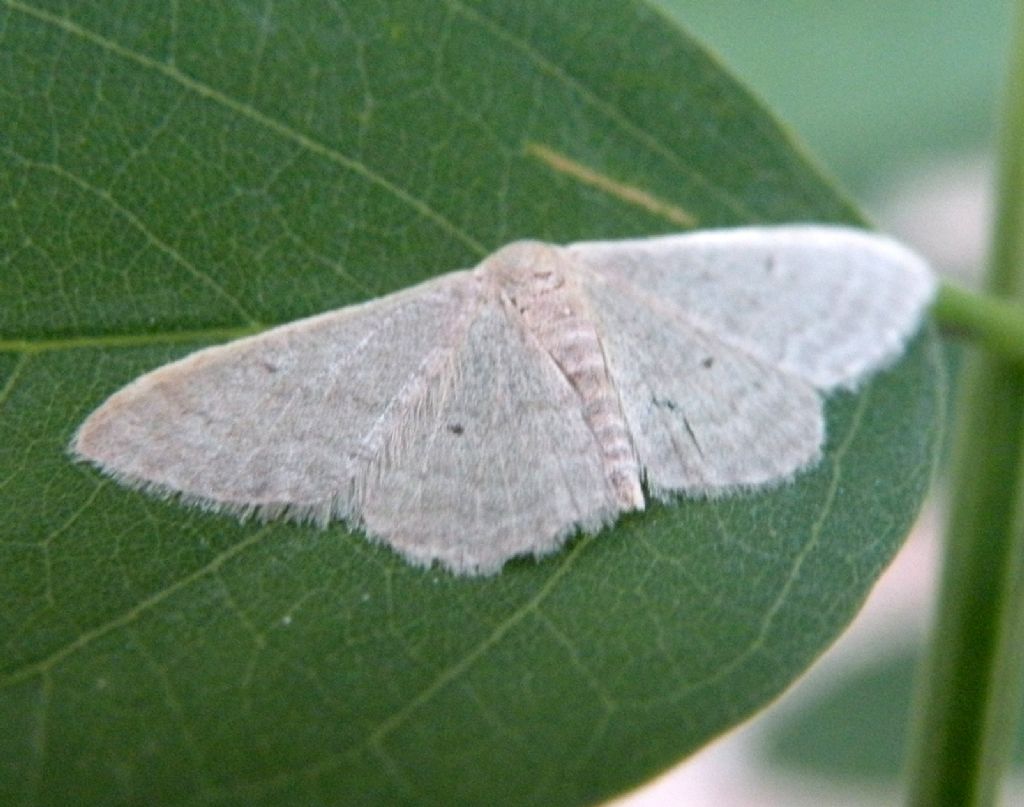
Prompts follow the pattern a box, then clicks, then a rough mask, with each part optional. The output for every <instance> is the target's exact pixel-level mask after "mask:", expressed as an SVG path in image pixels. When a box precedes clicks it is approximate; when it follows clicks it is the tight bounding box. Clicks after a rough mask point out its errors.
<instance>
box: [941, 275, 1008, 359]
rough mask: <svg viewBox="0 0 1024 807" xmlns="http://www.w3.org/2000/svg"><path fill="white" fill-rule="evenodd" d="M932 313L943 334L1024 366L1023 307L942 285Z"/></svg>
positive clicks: (997, 298)
mask: <svg viewBox="0 0 1024 807" xmlns="http://www.w3.org/2000/svg"><path fill="white" fill-rule="evenodd" d="M932 310H933V313H934V314H935V319H936V321H937V322H938V323H939V325H940V326H941V327H942V330H943V331H944V332H946V333H951V334H952V335H954V336H962V337H965V338H966V339H967V340H968V341H969V342H970V343H971V344H972V345H975V346H977V347H981V348H983V349H984V350H986V351H987V352H988V353H990V354H993V355H995V356H998V357H1000V358H1002V359H1005V360H1007V361H1008V362H1016V363H1017V364H1021V365H1024V305H1019V304H1017V303H1014V302H1011V301H1009V300H1006V299H1003V298H1001V297H995V296H992V295H986V294H978V293H976V292H972V291H967V290H966V289H962V288H959V287H957V286H952V285H950V284H948V283H944V284H943V285H942V286H941V288H939V293H938V296H937V297H936V299H935V305H934V306H933V309H932Z"/></svg>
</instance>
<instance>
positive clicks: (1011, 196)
mask: <svg viewBox="0 0 1024 807" xmlns="http://www.w3.org/2000/svg"><path fill="white" fill-rule="evenodd" d="M1018 5H1019V8H1018V9H1017V20H1018V31H1017V37H1016V42H1015V51H1014V55H1013V67H1012V71H1011V75H1010V81H1009V87H1008V90H1009V94H1008V98H1007V102H1008V103H1007V110H1006V112H1007V116H1006V123H1005V130H1004V132H1003V135H1004V139H1003V151H1002V156H1001V167H1000V189H999V196H1000V198H999V205H998V217H997V221H996V228H995V234H994V249H993V253H992V254H993V258H992V266H991V269H990V275H989V278H988V283H987V286H988V291H989V292H991V293H992V294H993V295H996V296H998V297H1000V298H1002V300H985V301H983V303H982V304H980V305H976V304H972V303H970V302H969V301H968V300H967V299H966V297H963V296H962V294H961V293H959V292H950V291H949V290H946V291H945V292H944V293H943V294H942V295H940V299H939V302H938V305H937V310H938V313H939V316H940V320H942V319H947V322H949V321H952V323H954V324H959V325H961V326H962V327H964V328H965V329H966V330H968V331H971V330H973V329H974V328H975V326H977V324H978V322H979V321H986V322H988V323H989V324H990V325H991V324H992V323H994V322H996V321H1000V322H1003V324H1004V325H1006V326H1007V327H1006V328H1005V329H1001V328H988V332H989V335H990V338H987V339H982V340H981V342H982V345H983V347H986V348H990V349H992V350H991V352H990V351H988V350H985V351H981V352H980V353H979V355H974V356H971V357H970V359H969V361H968V365H967V367H966V369H965V375H964V380H963V396H962V399H961V404H962V406H961V422H960V424H959V432H958V440H957V445H956V450H955V452H954V456H955V463H954V468H953V477H952V496H951V502H950V508H951V509H950V516H949V525H948V531H947V536H946V541H947V543H946V559H945V568H944V571H943V580H942V586H941V591H940V596H939V605H938V613H937V618H936V622H935V625H934V627H933V631H934V634H933V637H932V642H931V647H930V650H929V658H928V659H927V660H926V662H925V665H924V667H923V668H922V676H921V681H920V686H919V691H918V702H917V705H918V714H917V724H916V726H915V730H916V735H915V746H914V748H913V749H912V757H911V760H910V763H911V770H910V774H911V776H910V793H909V802H910V803H911V804H913V805H922V806H924V805H927V807H934V806H935V805H957V806H958V807H964V806H965V805H966V806H968V807H970V806H972V805H973V806H975V807H977V806H978V805H991V804H993V803H995V800H996V798H997V796H998V792H999V785H1000V781H1001V778H1002V772H1003V771H1004V769H1005V767H1006V764H1007V762H1008V760H1009V757H1010V752H1011V751H1012V746H1013V739H1014V728H1015V723H1016V718H1017V716H1018V715H1019V714H1020V705H1021V685H1022V683H1024V655H1022V653H1021V652H1020V647H1021V642H1022V640H1024V585H1022V573H1021V570H1022V564H1024V407H1022V403H1024V369H1022V367H1021V364H1020V363H1019V361H1018V360H1015V359H1014V358H1013V357H1011V356H1010V355H1007V354H1008V351H1006V350H1004V349H1002V348H1005V347H1006V341H1013V339H1015V338H1017V337H1014V336H1013V332H1014V331H1015V330H1016V328H1017V326H1016V325H1015V324H1013V323H1010V322H1009V320H1011V319H1012V316H1011V314H1012V309H1011V307H1010V306H1011V305H1019V304H1020V303H1021V302H1024V36H1022V32H1021V30H1020V25H1019V24H1020V23H1022V22H1024V0H1020V2H1019V3H1018ZM1004 301H1005V302H1004ZM965 303H967V304H966V305H965ZM983 310H984V311H985V312H987V313H985V314H983ZM1004 320H1005V321H1004ZM997 331H999V332H1000V333H999V334H998V336H997V335H995V333H996V332H997Z"/></svg>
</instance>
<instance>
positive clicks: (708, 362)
mask: <svg viewBox="0 0 1024 807" xmlns="http://www.w3.org/2000/svg"><path fill="white" fill-rule="evenodd" d="M714 364H715V360H714V359H713V358H712V357H711V356H708V357H706V358H704V359H702V360H701V363H700V366H701V367H703V368H704V369H705V370H710V369H711V368H712V366H714Z"/></svg>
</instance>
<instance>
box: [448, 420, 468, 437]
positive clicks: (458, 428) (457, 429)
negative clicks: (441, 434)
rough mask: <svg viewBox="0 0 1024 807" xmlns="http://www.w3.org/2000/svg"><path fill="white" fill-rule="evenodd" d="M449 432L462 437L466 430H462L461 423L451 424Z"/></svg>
mask: <svg viewBox="0 0 1024 807" xmlns="http://www.w3.org/2000/svg"><path fill="white" fill-rule="evenodd" d="M448 431H450V432H451V433H452V434H454V435H460V434H462V433H463V432H464V431H466V430H465V429H464V428H462V424H461V423H449V424H448Z"/></svg>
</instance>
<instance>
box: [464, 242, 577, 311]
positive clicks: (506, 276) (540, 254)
mask: <svg viewBox="0 0 1024 807" xmlns="http://www.w3.org/2000/svg"><path fill="white" fill-rule="evenodd" d="M565 260H566V259H565V257H564V256H563V255H562V253H561V250H560V249H559V247H556V246H553V245H552V244H545V243H544V242H543V241H515V242H513V243H511V244H509V245H508V246H506V247H502V248H501V249H499V250H498V251H497V252H495V253H494V254H493V255H491V256H490V257H489V258H487V260H485V261H484V262H483V263H482V264H481V265H480V272H481V273H484V274H486V275H487V276H488V277H490V278H491V279H492V280H493V281H494V282H495V283H496V284H497V285H498V286H499V287H500V288H501V290H502V291H503V292H504V293H505V294H506V295H507V296H508V297H509V299H511V300H512V301H513V302H516V301H525V300H528V299H530V298H532V297H536V296H537V295H540V294H544V293H546V292H549V291H553V290H555V289H558V288H560V287H561V286H563V285H564V284H565V272H564V269H565Z"/></svg>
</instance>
